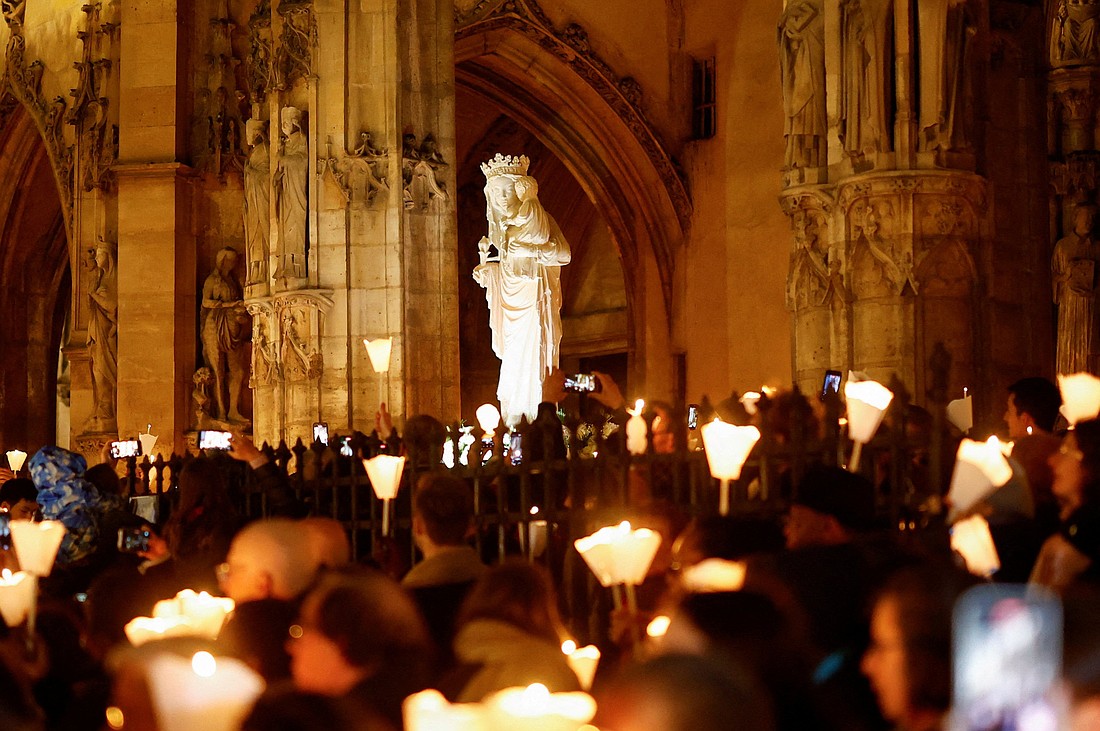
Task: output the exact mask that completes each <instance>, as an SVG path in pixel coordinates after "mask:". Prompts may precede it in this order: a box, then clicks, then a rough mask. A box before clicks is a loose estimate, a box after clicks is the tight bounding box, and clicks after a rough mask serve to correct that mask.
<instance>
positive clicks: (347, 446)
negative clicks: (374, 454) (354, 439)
mask: <svg viewBox="0 0 1100 731" xmlns="http://www.w3.org/2000/svg"><path fill="white" fill-rule="evenodd" d="M336 443H337V444H339V445H340V456H341V457H354V456H355V453H354V452H353V451H352V449H351V437H336Z"/></svg>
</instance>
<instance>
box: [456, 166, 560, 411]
mask: <svg viewBox="0 0 1100 731" xmlns="http://www.w3.org/2000/svg"><path fill="white" fill-rule="evenodd" d="M529 164H530V161H529V160H528V159H527V157H526V156H524V155H520V156H518V157H512V156H511V155H501V154H499V153H498V154H497V155H496V157H494V158H493V159H492V160H489V161H488V162H486V163H483V164H482V166H481V171H482V172H483V173H484V174H485V200H486V203H487V208H486V214H485V215H486V218H487V219H488V222H489V232H488V235H486V236H483V237H482V239H481V241H480V242H479V243H478V250H479V253H480V262H481V263H480V264H479V265H478V266H477V267H476V268H475V269H474V279H475V280H476V281H477V283H478V284H480V285H481V286H482V287H484V289H485V299H486V301H487V302H488V304H489V325H490V327H491V328H492V331H493V352H494V353H496V356H497V357H498V358H500V379H499V380H498V382H497V399H498V400H499V401H500V413H501V416H502V417H503V419H504V423H505V424H507V425H508V426H509V427H514V426H516V425H517V424H519V422H520V420H521V419H522V418H523V417H524V416H526V417H527V420H528V421H534V418H535V414H536V411H537V410H538V405H539V402H540V401H541V400H542V382H543V379H544V378H545V377H546V375H547V374H548V373H549V372H550V371H551V370H552V369H553V368H555V367H557V365H558V345H559V343H560V342H561V267H562V266H564V265H566V264H568V263H569V258H570V252H569V244H568V243H567V242H566V241H565V237H564V236H562V233H561V229H560V228H558V224H557V222H556V221H555V220H554V219H553V217H552V216H550V214H548V213H547V212H546V209H544V208H543V207H542V204H541V203H540V202H539V198H538V184H537V183H536V182H535V179H534V178H532V177H530V176H529V175H528V174H527V168H528V165H529Z"/></svg>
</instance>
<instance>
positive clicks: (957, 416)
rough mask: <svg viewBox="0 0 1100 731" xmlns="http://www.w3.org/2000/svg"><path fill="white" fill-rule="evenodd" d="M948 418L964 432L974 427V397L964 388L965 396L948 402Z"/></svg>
mask: <svg viewBox="0 0 1100 731" xmlns="http://www.w3.org/2000/svg"><path fill="white" fill-rule="evenodd" d="M947 420H948V421H950V422H951V423H952V424H954V425H955V427H956V428H957V429H958V430H959V431H961V432H962V433H963V434H966V433H968V432H969V431H970V430H971V429H972V428H973V427H974V397H972V396H970V395H969V394H968V393H967V392H966V389H965V388H963V397H962V398H961V399H955V400H954V401H952V402H950V403H949V404H947Z"/></svg>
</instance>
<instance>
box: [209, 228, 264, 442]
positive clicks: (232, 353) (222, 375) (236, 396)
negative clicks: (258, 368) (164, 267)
mask: <svg viewBox="0 0 1100 731" xmlns="http://www.w3.org/2000/svg"><path fill="white" fill-rule="evenodd" d="M236 266H237V251H236V250H235V249H232V248H229V247H225V248H224V249H221V250H220V251H219V252H218V253H217V256H215V258H214V271H212V272H210V276H208V277H207V278H206V281H205V282H204V283H203V285H202V325H201V329H200V332H201V336H202V357H203V361H204V362H205V363H206V367H207V368H209V369H210V371H211V372H212V373H213V374H214V399H215V402H216V403H217V406H218V414H217V418H218V419H219V420H223V421H229V422H231V423H235V424H243V423H247V422H248V419H246V418H245V417H244V416H243V415H242V414H241V412H240V398H241V386H242V385H243V384H244V373H245V363H244V356H245V352H244V344H245V342H246V341H247V340H248V335H249V330H250V328H251V325H250V323H249V317H248V312H247V310H246V309H245V306H244V301H243V299H242V298H243V292H242V290H241V284H240V282H238V281H237V276H236V275H235V274H234V273H233V270H234V268H235V267H236ZM227 381H228V383H227Z"/></svg>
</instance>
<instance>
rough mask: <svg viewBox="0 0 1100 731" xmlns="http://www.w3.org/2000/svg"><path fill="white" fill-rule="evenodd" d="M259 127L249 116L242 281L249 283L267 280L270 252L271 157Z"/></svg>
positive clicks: (245, 171) (245, 173) (245, 165)
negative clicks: (245, 265) (245, 272)
mask: <svg viewBox="0 0 1100 731" xmlns="http://www.w3.org/2000/svg"><path fill="white" fill-rule="evenodd" d="M263 127H264V123H263V122H261V121H260V120H255V119H250V120H248V125H247V130H246V131H247V134H248V143H249V144H250V145H252V151H251V152H250V153H249V154H248V159H247V160H246V161H245V164H244V246H245V256H246V259H247V261H248V270H247V274H246V275H245V283H246V284H249V285H253V284H261V283H263V282H265V281H267V263H268V257H269V256H270V255H271V158H270V151H269V150H268V148H267V141H266V140H265V139H264V133H263Z"/></svg>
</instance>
